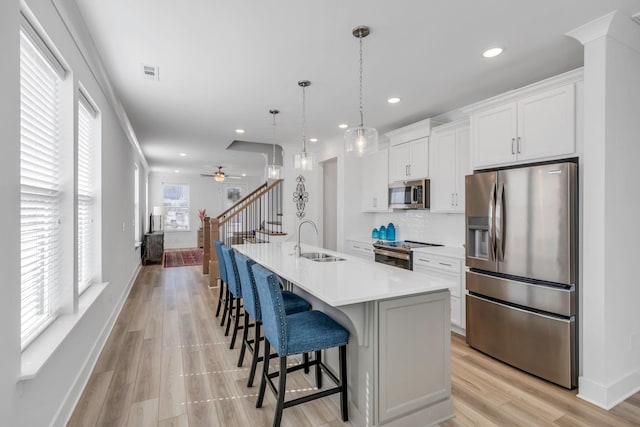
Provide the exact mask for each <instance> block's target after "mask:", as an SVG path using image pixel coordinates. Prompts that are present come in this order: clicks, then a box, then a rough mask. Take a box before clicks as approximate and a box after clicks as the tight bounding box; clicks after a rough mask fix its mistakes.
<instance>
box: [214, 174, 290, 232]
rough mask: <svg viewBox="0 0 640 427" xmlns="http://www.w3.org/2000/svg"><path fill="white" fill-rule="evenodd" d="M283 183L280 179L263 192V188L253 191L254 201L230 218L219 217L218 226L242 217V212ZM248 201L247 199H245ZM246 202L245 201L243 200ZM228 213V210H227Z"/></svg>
mask: <svg viewBox="0 0 640 427" xmlns="http://www.w3.org/2000/svg"><path fill="white" fill-rule="evenodd" d="M282 181H284V180H283V179H278V180H276V181H274V182H272V183H271V184H270V185H268V186H267V187H266V188H263V189H262V190H260V188H262V186H260V187H258V188H257V189H256V191H253V192H252V193H251V194H253V196H254V200H253V201H251V203H247V204H246V205H245V206H244V207H243V208H242V209H239V210H237V211H235V212H234V213H233V214H231V215H230V216H228V217H227V218H225V219H223V220H220V216H218V217H217V219H218V220H220V222H219V224H218V226H222V225H224V224H226V223H227V222H228V221H230V220H231V218H235V217H236V216H238V215H240V212H242V211H243V210H244V209H246V208H247V206H251V205H252V204H253V203H255V202H256V201H257V200H259V199H260V197H262V196H263V195H265V194H267V193H268V192H269V191H271V189H272V188H275V187H276V186H277V185H278V184H280V183H281V182H282ZM245 199H246V197H245ZM243 200H244V199H243ZM239 203H240V201H238V202H236V204H235V205H234V206H237V205H238V204H239ZM227 212H228V210H227Z"/></svg>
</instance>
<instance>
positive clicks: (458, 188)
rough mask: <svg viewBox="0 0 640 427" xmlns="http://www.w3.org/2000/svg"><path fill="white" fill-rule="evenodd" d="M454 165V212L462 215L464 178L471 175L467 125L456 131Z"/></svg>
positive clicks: (469, 142)
mask: <svg viewBox="0 0 640 427" xmlns="http://www.w3.org/2000/svg"><path fill="white" fill-rule="evenodd" d="M455 165H456V167H455V187H454V190H453V191H454V212H461V213H464V192H465V191H464V177H465V176H466V175H470V174H471V173H473V171H472V169H471V141H470V138H469V126H468V125H465V126H461V127H459V128H457V129H456V154H455Z"/></svg>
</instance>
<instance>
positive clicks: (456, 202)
mask: <svg viewBox="0 0 640 427" xmlns="http://www.w3.org/2000/svg"><path fill="white" fill-rule="evenodd" d="M455 194H456V206H458V193H455Z"/></svg>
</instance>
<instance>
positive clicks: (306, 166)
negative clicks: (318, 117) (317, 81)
mask: <svg viewBox="0 0 640 427" xmlns="http://www.w3.org/2000/svg"><path fill="white" fill-rule="evenodd" d="M298 86H300V87H301V88H302V151H301V152H300V153H298V154H296V155H295V157H294V158H293V167H294V168H296V169H300V170H303V171H310V170H313V164H314V163H315V156H314V155H313V153H309V152H307V137H306V135H305V127H306V113H307V111H306V93H305V88H306V87H307V86H311V82H310V81H309V80H300V81H299V82H298Z"/></svg>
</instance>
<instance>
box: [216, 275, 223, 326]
mask: <svg viewBox="0 0 640 427" xmlns="http://www.w3.org/2000/svg"><path fill="white" fill-rule="evenodd" d="M219 280H220V287H219V288H218V306H217V307H216V317H218V316H219V315H220V307H221V306H222V300H223V299H224V282H223V281H222V279H219Z"/></svg>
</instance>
